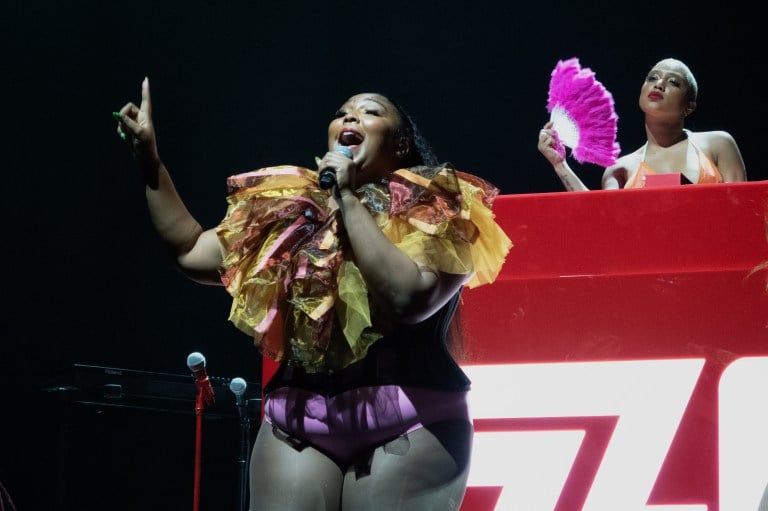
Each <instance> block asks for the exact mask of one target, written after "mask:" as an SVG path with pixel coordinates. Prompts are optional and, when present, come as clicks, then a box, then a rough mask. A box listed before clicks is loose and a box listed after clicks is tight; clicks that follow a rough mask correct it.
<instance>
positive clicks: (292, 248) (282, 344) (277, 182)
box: [217, 164, 512, 372]
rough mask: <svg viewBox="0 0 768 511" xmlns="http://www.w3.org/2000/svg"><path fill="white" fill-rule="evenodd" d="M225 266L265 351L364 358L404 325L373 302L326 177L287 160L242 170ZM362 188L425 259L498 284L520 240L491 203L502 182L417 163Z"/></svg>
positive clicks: (237, 306)
mask: <svg viewBox="0 0 768 511" xmlns="http://www.w3.org/2000/svg"><path fill="white" fill-rule="evenodd" d="M227 185H228V191H229V195H228V198H227V202H228V209H227V214H226V216H225V218H224V219H223V220H222V222H221V223H220V224H219V226H218V227H217V234H218V236H219V239H220V241H221V243H222V245H223V247H224V261H223V263H222V265H221V268H220V274H221V279H222V282H223V284H224V285H225V286H226V289H227V291H228V292H229V293H230V295H231V296H232V297H233V302H232V308H231V311H230V317H229V319H230V321H232V322H233V323H234V324H235V325H236V326H237V328H239V329H240V330H242V331H243V332H246V333H248V334H249V335H252V336H253V342H254V345H255V346H256V347H257V348H259V349H260V350H261V352H262V353H263V354H264V355H266V356H269V357H271V358H273V359H274V360H276V361H278V362H281V363H288V364H291V365H299V366H302V367H303V368H304V369H305V370H306V371H307V372H314V371H320V372H327V371H333V370H337V369H341V368H344V367H346V366H348V365H349V364H352V363H353V362H356V361H358V360H361V359H362V358H363V357H364V356H365V354H366V352H367V350H368V348H369V347H370V346H371V345H372V344H373V343H374V342H376V341H377V340H378V339H380V338H381V337H382V336H383V335H385V334H386V333H387V332H390V331H391V330H392V328H394V326H395V325H391V324H387V322H386V321H385V320H383V319H382V318H381V317H380V316H381V315H380V314H377V313H376V310H375V304H374V303H373V302H371V301H370V300H369V295H368V291H367V287H366V283H365V280H364V279H363V277H362V274H361V273H360V270H359V269H358V267H357V265H356V264H355V260H354V254H353V253H352V250H351V248H350V246H349V244H348V242H347V241H346V237H345V236H344V235H343V228H344V227H343V222H342V221H341V219H340V213H339V211H338V209H333V210H332V209H331V207H330V204H331V203H330V201H329V199H330V196H329V192H328V191H326V190H322V189H320V188H319V186H318V183H317V172H315V171H313V170H309V169H306V168H303V167H296V166H290V165H281V166H276V167H266V168H262V169H258V170H255V171H252V172H246V173H243V174H238V175H235V176H231V177H230V178H228V180H227ZM356 195H357V196H358V198H360V200H361V202H362V204H364V205H365V207H366V208H367V209H368V211H370V213H371V215H372V216H373V218H374V219H375V220H376V223H377V224H378V226H379V227H380V228H381V230H382V232H383V233H384V235H385V236H386V237H387V238H388V239H389V240H390V241H391V242H392V243H393V244H395V245H396V246H397V247H399V248H400V250H402V251H403V252H405V253H406V254H407V255H408V256H409V257H410V258H411V259H413V261H414V262H416V264H418V265H419V266H422V267H427V268H430V269H432V270H436V271H440V272H447V273H452V274H460V275H472V277H471V279H470V280H469V281H468V283H467V286H468V287H476V286H479V285H482V284H488V283H491V282H493V281H494V280H495V279H496V277H497V275H498V273H499V271H500V270H501V266H502V264H503V263H504V260H505V257H506V255H507V253H508V251H509V249H510V248H511V246H512V243H511V241H510V240H509V238H508V237H507V236H506V234H505V233H504V231H502V229H501V228H500V227H499V226H498V225H497V224H496V222H495V220H494V215H493V212H492V210H491V206H492V203H493V200H494V199H495V197H496V196H497V195H498V189H497V188H496V187H494V186H493V185H491V184H490V183H488V182H486V181H484V180H483V179H481V178H479V177H476V176H473V175H471V174H467V173H464V172H460V171H457V170H455V169H453V168H452V167H451V166H450V165H448V164H446V165H442V166H437V167H413V168H409V169H400V170H397V171H396V172H394V173H393V174H392V175H391V176H390V177H389V179H387V180H385V181H380V182H377V183H370V184H367V185H364V186H362V187H361V188H360V189H358V190H357V192H356Z"/></svg>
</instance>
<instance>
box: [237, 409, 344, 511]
mask: <svg viewBox="0 0 768 511" xmlns="http://www.w3.org/2000/svg"><path fill="white" fill-rule="evenodd" d="M286 438H287V436H286V435H284V434H282V433H281V432H279V431H277V432H275V431H273V429H272V426H270V425H269V424H266V423H262V424H261V426H260V427H259V432H258V434H257V435H256V441H255V442H254V445H253V451H252V453H251V461H250V494H251V496H250V511H275V510H280V511H338V510H339V502H340V498H341V487H342V483H343V474H342V472H341V469H339V467H338V466H337V465H336V464H335V463H334V462H333V461H331V460H330V459H329V458H328V457H327V456H325V455H324V454H322V453H320V452H318V451H317V450H315V449H313V448H312V447H309V446H301V448H300V449H297V448H296V447H294V446H292V445H291V444H290V443H289V442H290V441H289V440H287V439H286Z"/></svg>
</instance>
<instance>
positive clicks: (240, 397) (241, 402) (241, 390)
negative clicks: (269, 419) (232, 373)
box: [229, 377, 248, 417]
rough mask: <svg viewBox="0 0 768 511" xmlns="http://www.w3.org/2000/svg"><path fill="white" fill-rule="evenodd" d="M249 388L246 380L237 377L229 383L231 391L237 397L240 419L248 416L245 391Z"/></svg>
mask: <svg viewBox="0 0 768 511" xmlns="http://www.w3.org/2000/svg"><path fill="white" fill-rule="evenodd" d="M247 388H248V384H247V383H246V382H245V380H244V379H242V378H240V377H237V378H232V381H230V382H229V390H231V391H232V393H233V394H234V395H235V402H236V403H237V410H238V411H239V412H240V417H245V416H246V405H247V403H246V401H245V389H247Z"/></svg>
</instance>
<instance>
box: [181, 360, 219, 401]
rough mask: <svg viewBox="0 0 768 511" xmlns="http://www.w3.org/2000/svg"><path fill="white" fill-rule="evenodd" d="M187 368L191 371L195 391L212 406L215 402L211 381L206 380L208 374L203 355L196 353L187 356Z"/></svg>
mask: <svg viewBox="0 0 768 511" xmlns="http://www.w3.org/2000/svg"><path fill="white" fill-rule="evenodd" d="M187 367H189V370H190V371H192V375H193V376H194V377H195V384H196V385H197V389H198V391H200V393H201V394H202V396H203V399H204V400H205V402H206V403H207V404H212V403H213V402H214V401H215V396H214V393H213V387H211V380H209V379H208V373H206V371H205V357H204V356H203V354H202V353H198V352H197V351H195V352H194V353H190V354H189V356H187Z"/></svg>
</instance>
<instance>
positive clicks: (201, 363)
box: [187, 351, 205, 371]
mask: <svg viewBox="0 0 768 511" xmlns="http://www.w3.org/2000/svg"><path fill="white" fill-rule="evenodd" d="M187 367H189V369H190V370H191V371H195V370H199V369H202V368H203V367H205V357H204V356H203V354H202V353H199V352H197V351H195V352H193V353H190V354H189V355H188V356H187Z"/></svg>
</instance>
